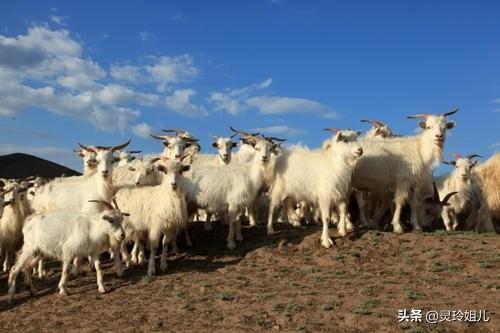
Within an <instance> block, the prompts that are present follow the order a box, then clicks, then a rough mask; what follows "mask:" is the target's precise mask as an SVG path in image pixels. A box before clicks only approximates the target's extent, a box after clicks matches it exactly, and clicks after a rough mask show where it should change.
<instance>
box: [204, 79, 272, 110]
mask: <svg viewBox="0 0 500 333" xmlns="http://www.w3.org/2000/svg"><path fill="white" fill-rule="evenodd" d="M272 82H273V80H272V79H271V78H268V79H266V80H264V81H262V82H260V83H254V84H251V85H249V86H246V87H243V88H237V89H226V90H225V91H223V92H212V93H211V94H210V96H209V97H208V100H209V101H210V102H211V103H212V104H213V105H214V108H215V110H217V111H225V112H227V113H229V114H231V115H233V116H236V115H238V114H239V113H241V112H242V111H244V110H245V109H246V103H245V100H246V99H248V98H249V96H250V94H252V93H255V92H257V91H259V90H262V89H266V88H268V87H270V86H271V84H272Z"/></svg>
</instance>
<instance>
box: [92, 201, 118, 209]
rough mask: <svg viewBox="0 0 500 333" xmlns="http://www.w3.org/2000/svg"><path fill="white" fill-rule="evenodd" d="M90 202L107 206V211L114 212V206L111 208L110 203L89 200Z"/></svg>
mask: <svg viewBox="0 0 500 333" xmlns="http://www.w3.org/2000/svg"><path fill="white" fill-rule="evenodd" d="M89 202H95V203H100V204H101V205H104V206H106V208H107V209H110V210H114V208H113V206H111V204H110V203H109V202H106V201H104V200H89Z"/></svg>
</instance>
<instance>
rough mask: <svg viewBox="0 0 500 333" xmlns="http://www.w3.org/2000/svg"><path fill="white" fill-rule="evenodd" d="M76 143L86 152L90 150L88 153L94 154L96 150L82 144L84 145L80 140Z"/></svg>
mask: <svg viewBox="0 0 500 333" xmlns="http://www.w3.org/2000/svg"><path fill="white" fill-rule="evenodd" d="M78 145H79V146H80V148H82V149H83V150H85V151H88V152H90V153H94V154H96V151H95V149H94V148H92V147H87V146H84V145H82V144H81V143H80V142H78Z"/></svg>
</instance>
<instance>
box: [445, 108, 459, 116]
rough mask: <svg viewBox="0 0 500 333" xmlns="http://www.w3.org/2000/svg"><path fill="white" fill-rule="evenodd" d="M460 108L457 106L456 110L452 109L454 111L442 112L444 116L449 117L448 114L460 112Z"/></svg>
mask: <svg viewBox="0 0 500 333" xmlns="http://www.w3.org/2000/svg"><path fill="white" fill-rule="evenodd" d="M458 110H460V109H459V108H456V109H454V110H452V111H450V112H444V113H441V115H442V116H444V117H448V116H451V115H452V114H455V113H457V112H458Z"/></svg>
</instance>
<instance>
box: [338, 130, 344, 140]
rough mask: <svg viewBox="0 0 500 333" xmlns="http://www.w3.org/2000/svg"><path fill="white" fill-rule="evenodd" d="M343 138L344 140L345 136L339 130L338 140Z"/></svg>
mask: <svg viewBox="0 0 500 333" xmlns="http://www.w3.org/2000/svg"><path fill="white" fill-rule="evenodd" d="M342 140H344V137H343V136H342V133H340V132H339V133H338V134H337V141H342Z"/></svg>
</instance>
